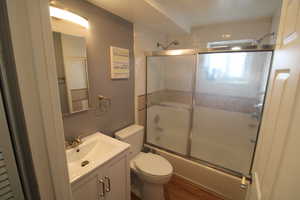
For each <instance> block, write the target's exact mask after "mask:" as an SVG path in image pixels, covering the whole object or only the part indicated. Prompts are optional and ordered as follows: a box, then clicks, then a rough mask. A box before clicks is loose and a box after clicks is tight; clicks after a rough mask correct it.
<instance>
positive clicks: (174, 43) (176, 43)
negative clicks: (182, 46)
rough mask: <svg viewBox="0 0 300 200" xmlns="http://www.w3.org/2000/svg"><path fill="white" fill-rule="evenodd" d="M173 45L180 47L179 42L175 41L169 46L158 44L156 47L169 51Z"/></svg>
mask: <svg viewBox="0 0 300 200" xmlns="http://www.w3.org/2000/svg"><path fill="white" fill-rule="evenodd" d="M172 45H175V46H177V45H179V42H178V41H177V40H174V41H172V42H170V43H169V44H168V45H166V46H165V45H163V44H162V43H160V42H157V44H156V46H157V47H158V48H162V49H163V50H167V49H168V48H169V47H170V46H172Z"/></svg>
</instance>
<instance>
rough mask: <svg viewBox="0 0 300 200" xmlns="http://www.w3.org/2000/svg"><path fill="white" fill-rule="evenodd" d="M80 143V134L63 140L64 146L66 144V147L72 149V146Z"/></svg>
mask: <svg viewBox="0 0 300 200" xmlns="http://www.w3.org/2000/svg"><path fill="white" fill-rule="evenodd" d="M82 143H83V141H82V139H81V136H77V137H75V138H74V139H72V140H69V141H65V146H66V149H73V148H76V147H78V146H79V145H80V144H82Z"/></svg>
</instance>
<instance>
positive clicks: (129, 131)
mask: <svg viewBox="0 0 300 200" xmlns="http://www.w3.org/2000/svg"><path fill="white" fill-rule="evenodd" d="M143 130H144V127H143V126H140V125H131V126H128V127H126V128H124V129H121V130H120V131H117V132H116V133H115V136H116V138H117V139H120V140H123V139H125V138H127V137H129V136H131V135H134V134H135V133H137V132H139V131H143Z"/></svg>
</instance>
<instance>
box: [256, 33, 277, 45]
mask: <svg viewBox="0 0 300 200" xmlns="http://www.w3.org/2000/svg"><path fill="white" fill-rule="evenodd" d="M275 35H276V34H275V32H272V33H267V34H265V35H263V36H262V37H261V38H259V39H258V40H255V41H254V44H255V45H261V43H262V42H263V41H264V39H266V38H268V37H275Z"/></svg>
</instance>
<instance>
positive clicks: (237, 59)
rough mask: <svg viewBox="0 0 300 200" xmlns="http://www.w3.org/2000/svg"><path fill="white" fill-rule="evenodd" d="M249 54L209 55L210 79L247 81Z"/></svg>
mask: <svg viewBox="0 0 300 200" xmlns="http://www.w3.org/2000/svg"><path fill="white" fill-rule="evenodd" d="M246 58H247V53H243V52H242V53H214V54H210V55H208V63H207V64H208V79H210V80H220V81H227V82H228V81H231V82H232V81H233V82H234V81H239V82H240V81H246V79H247V77H246Z"/></svg>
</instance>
